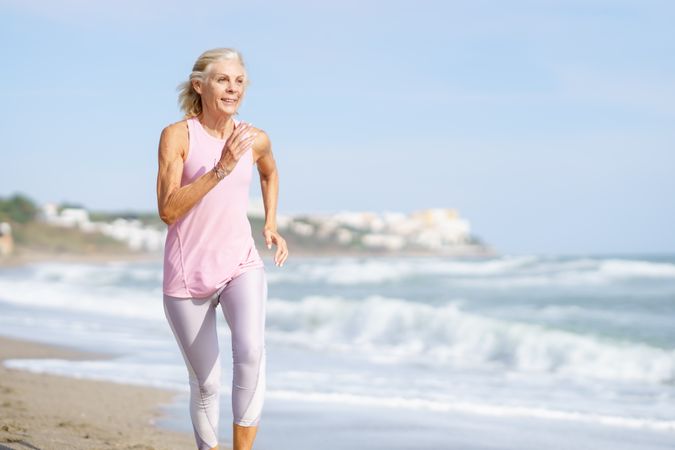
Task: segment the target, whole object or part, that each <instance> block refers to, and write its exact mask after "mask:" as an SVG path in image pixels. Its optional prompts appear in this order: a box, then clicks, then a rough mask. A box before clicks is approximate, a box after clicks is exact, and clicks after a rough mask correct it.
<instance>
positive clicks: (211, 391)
mask: <svg viewBox="0 0 675 450" xmlns="http://www.w3.org/2000/svg"><path fill="white" fill-rule="evenodd" d="M218 303H220V304H221V306H222V310H223V313H224V315H225V320H226V321H227V324H228V326H229V327H230V331H231V333H232V360H233V365H232V371H233V374H232V414H233V417H234V423H236V424H237V425H242V426H257V425H258V422H259V421H260V415H261V412H262V407H263V401H264V395H265V360H266V354H265V307H266V303H267V278H266V275H265V269H264V268H262V267H260V268H255V269H250V270H247V271H245V272H243V273H241V274H239V275H237V276H236V277H234V278H233V279H231V280H230V281H229V282H228V283H227V284H226V285H225V286H223V287H222V288H220V289H219V290H218V291H217V292H216V293H214V294H213V295H212V296H211V297H208V298H201V299H199V298H178V297H171V296H168V295H166V294H164V313H165V314H166V318H167V320H168V322H169V325H170V326H171V330H172V331H173V334H174V336H175V337H176V341H177V342H178V346H179V347H180V350H181V353H182V354H183V359H184V360H185V365H186V366H187V369H188V374H189V382H190V418H191V419H192V426H193V428H194V433H195V439H196V440H197V447H198V448H199V449H200V450H201V449H210V448H212V447H215V446H217V445H218V419H219V406H220V403H219V397H220V351H219V346H218V335H217V333H216V306H218Z"/></svg>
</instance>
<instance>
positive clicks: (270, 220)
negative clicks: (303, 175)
mask: <svg viewBox="0 0 675 450" xmlns="http://www.w3.org/2000/svg"><path fill="white" fill-rule="evenodd" d="M253 145H254V149H255V153H256V154H257V155H259V156H258V159H257V160H256V164H257V165H258V173H259V174H260V188H261V190H262V195H263V203H264V205H265V226H264V228H263V236H264V237H265V244H266V245H267V248H271V247H272V244H273V243H274V244H276V245H277V251H276V253H275V255H274V262H275V263H276V264H277V265H279V266H282V265H283V263H284V261H286V258H288V248H287V246H286V240H285V239H284V238H283V237H281V235H280V234H279V233H278V232H277V201H278V197H279V172H278V171H277V165H276V163H275V161H274V155H273V154H272V143H271V142H270V139H269V136H267V133H265V132H264V131H263V130H259V132H258V137H257V138H256V140H255V141H254V143H253Z"/></svg>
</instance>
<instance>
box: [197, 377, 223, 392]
mask: <svg viewBox="0 0 675 450" xmlns="http://www.w3.org/2000/svg"><path fill="white" fill-rule="evenodd" d="M190 384H191V385H192V386H193V387H194V388H195V389H199V391H200V392H201V393H202V394H203V395H214V394H218V392H220V384H221V383H220V375H219V374H217V373H212V374H211V375H210V376H209V377H207V378H206V379H203V380H199V379H197V378H196V377H190Z"/></svg>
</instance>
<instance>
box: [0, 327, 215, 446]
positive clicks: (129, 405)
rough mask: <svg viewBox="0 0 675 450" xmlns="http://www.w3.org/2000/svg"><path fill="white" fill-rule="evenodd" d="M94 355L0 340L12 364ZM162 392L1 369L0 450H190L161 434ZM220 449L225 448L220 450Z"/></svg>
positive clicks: (2, 355)
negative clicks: (21, 360)
mask: <svg viewBox="0 0 675 450" xmlns="http://www.w3.org/2000/svg"><path fill="white" fill-rule="evenodd" d="M106 357H107V356H106V355H103V354H93V353H87V352H81V351H77V350H72V349H69V348H66V347H59V346H50V345H44V344H38V343H33V342H28V341H22V340H15V339H10V338H6V337H0V361H4V360H5V359H10V358H61V359H74V360H77V359H98V358H106ZM174 395H175V393H173V392H171V391H165V390H161V389H154V388H146V387H139V386H131V385H123V384H118V383H108V382H103V381H96V380H79V379H75V378H68V377H62V376H57V375H47V374H36V373H30V372H25V371H21V370H15V369H9V368H6V367H5V366H4V364H2V365H0V449H6V448H9V449H138V450H151V449H158V450H159V449H192V448H194V447H195V444H194V437H193V436H192V434H191V433H190V434H188V433H178V432H172V431H167V430H164V429H159V428H157V427H155V426H154V425H153V423H154V421H155V420H156V419H157V418H158V417H160V415H161V412H160V411H159V408H158V406H159V405H161V404H164V403H170V402H171V399H172V398H173V397H174ZM221 448H225V447H222V446H221Z"/></svg>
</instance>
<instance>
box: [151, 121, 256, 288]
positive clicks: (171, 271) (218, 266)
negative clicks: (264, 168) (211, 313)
mask: <svg viewBox="0 0 675 450" xmlns="http://www.w3.org/2000/svg"><path fill="white" fill-rule="evenodd" d="M234 122H235V124H236V125H239V122H240V121H239V120H237V119H234ZM187 126H188V131H189V136H190V139H189V149H188V156H187V160H185V163H184V166H183V176H182V179H181V186H185V185H186V184H189V183H192V182H193V181H195V180H196V179H197V178H199V177H200V176H202V175H203V174H204V173H206V172H208V171H209V170H211V169H212V168H213V166H214V165H215V163H216V161H218V159H219V158H220V155H221V152H222V150H223V145H224V144H225V140H222V139H218V138H216V137H213V136H211V135H210V134H208V133H207V132H206V130H204V128H203V127H202V125H201V123H200V122H199V120H198V119H197V118H196V117H192V118H189V119H187ZM252 172H253V150H250V149H249V150H248V151H246V152H245V153H244V154H243V155H242V156H241V158H240V159H239V162H237V165H236V166H235V168H234V170H233V171H232V172H231V173H230V174H229V175H227V176H226V177H225V178H223V179H222V180H221V181H220V182H219V183H218V184H217V185H216V186H215V187H214V188H213V189H211V190H210V191H209V192H207V193H206V195H205V196H204V197H203V198H202V199H201V200H200V201H198V202H197V203H196V204H195V206H194V207H193V208H192V209H190V210H189V211H188V212H187V213H186V214H185V215H184V216H183V217H181V218H180V219H179V220H177V221H176V222H174V223H173V224H171V225H169V229H168V234H167V236H166V242H165V244H164V281H163V290H164V293H165V294H167V295H169V296H172V297H182V298H188V297H192V298H205V297H210V296H211V295H213V294H214V293H215V292H216V291H217V290H218V289H220V288H221V287H222V286H223V285H225V284H226V283H227V282H228V281H230V280H231V279H232V278H234V277H236V276H237V275H239V274H240V273H242V272H244V271H246V270H248V269H252V268H257V267H264V264H263V261H262V259H261V258H260V255H259V254H258V251H257V249H256V247H255V243H254V241H253V236H252V235H251V224H250V223H249V221H248V216H247V215H246V212H247V210H248V193H249V187H250V184H251V178H252V176H253V173H252Z"/></svg>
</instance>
